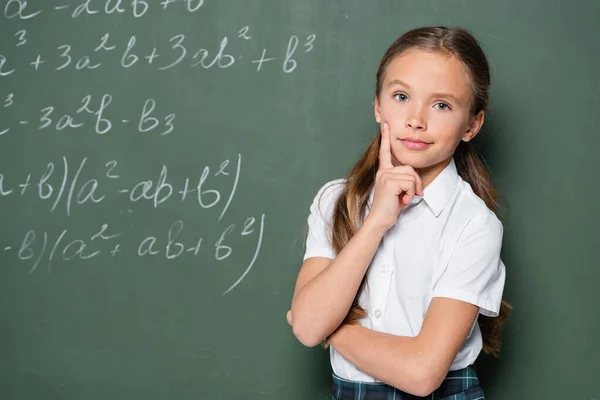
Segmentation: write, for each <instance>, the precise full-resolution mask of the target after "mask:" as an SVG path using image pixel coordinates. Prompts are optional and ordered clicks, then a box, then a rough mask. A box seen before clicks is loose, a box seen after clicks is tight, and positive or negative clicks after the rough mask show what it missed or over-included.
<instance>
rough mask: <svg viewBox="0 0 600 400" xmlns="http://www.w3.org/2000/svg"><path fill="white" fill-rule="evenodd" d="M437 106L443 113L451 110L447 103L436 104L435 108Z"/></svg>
mask: <svg viewBox="0 0 600 400" xmlns="http://www.w3.org/2000/svg"><path fill="white" fill-rule="evenodd" d="M435 106H439V107H438V110H442V111H445V110H449V109H450V106H449V105H448V104H446V103H436V104H435V105H434V107H435Z"/></svg>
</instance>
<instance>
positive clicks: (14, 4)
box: [4, 0, 204, 20]
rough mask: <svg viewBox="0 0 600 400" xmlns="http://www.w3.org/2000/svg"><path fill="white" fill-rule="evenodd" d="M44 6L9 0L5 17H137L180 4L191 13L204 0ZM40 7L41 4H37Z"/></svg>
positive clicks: (89, 0)
mask: <svg viewBox="0 0 600 400" xmlns="http://www.w3.org/2000/svg"><path fill="white" fill-rule="evenodd" d="M67 3H68V1H65V2H64V4H61V5H57V6H53V7H50V8H48V9H44V8H34V6H30V5H29V4H28V3H27V0H7V1H6V4H5V5H4V17H5V18H7V19H20V20H28V19H32V18H35V17H37V16H38V15H40V14H41V13H42V12H46V13H47V12H48V11H59V12H66V13H68V14H69V15H70V16H71V18H79V17H82V16H84V17H85V16H93V15H96V14H105V15H111V14H122V13H130V14H131V15H133V17H135V18H141V17H143V16H144V15H145V14H146V13H147V12H148V11H149V10H150V8H151V7H160V8H162V10H163V11H166V10H167V9H171V8H174V7H176V5H179V7H182V6H183V9H184V10H187V11H188V12H190V13H193V12H196V11H198V10H200V8H201V7H202V6H203V5H204V0H160V1H156V0H84V1H79V2H73V3H72V4H67ZM37 7H40V6H37Z"/></svg>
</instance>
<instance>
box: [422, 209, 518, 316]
mask: <svg viewBox="0 0 600 400" xmlns="http://www.w3.org/2000/svg"><path fill="white" fill-rule="evenodd" d="M502 235H503V227H502V223H501V222H500V220H499V219H498V218H497V217H496V215H495V214H493V213H492V212H491V211H490V212H488V213H485V214H480V215H477V216H475V217H473V218H472V219H471V220H470V221H469V222H468V223H467V225H466V227H465V228H464V230H463V232H462V234H461V235H460V237H459V239H458V242H457V244H456V246H455V248H454V251H453V253H452V256H451V258H450V261H449V263H448V265H447V268H446V270H445V271H444V272H443V274H442V275H441V276H440V278H439V280H438V281H437V282H436V283H435V286H434V288H433V295H432V296H433V297H449V298H454V299H457V300H462V301H465V302H468V303H472V304H475V305H476V306H478V307H479V312H480V313H481V314H483V315H485V316H488V317H496V316H498V314H499V311H500V303H501V302H502V293H503V291H504V281H505V276H506V269H505V266H504V263H503V262H502V260H501V259H500V250H501V248H502Z"/></svg>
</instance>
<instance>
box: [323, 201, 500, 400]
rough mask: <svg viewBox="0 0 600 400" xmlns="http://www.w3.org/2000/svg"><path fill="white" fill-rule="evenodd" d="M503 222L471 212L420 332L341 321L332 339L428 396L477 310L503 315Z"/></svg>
mask: <svg viewBox="0 0 600 400" xmlns="http://www.w3.org/2000/svg"><path fill="white" fill-rule="evenodd" d="M502 234H503V227H502V223H501V222H500V221H499V220H498V218H497V217H496V216H495V215H494V214H493V213H492V212H491V211H490V212H486V213H482V214H479V215H477V216H475V217H474V218H472V219H471V220H470V221H469V223H468V224H467V225H466V227H465V228H464V230H463V231H462V234H461V237H460V238H459V239H458V241H457V244H456V246H455V248H454V251H453V254H452V257H451V259H450V261H449V262H448V265H447V267H446V269H445V271H444V273H443V274H442V276H441V277H440V279H439V280H438V281H437V282H436V284H435V285H434V288H433V291H432V300H431V302H430V303H429V306H428V308H427V312H426V313H425V318H424V320H423V325H422V326H421V330H420V331H419V334H418V335H417V336H415V337H405V336H396V335H392V334H386V333H379V332H375V331H372V330H370V329H368V328H364V327H362V326H342V327H341V328H340V329H338V331H336V333H334V334H333V335H332V338H331V345H332V346H333V347H334V348H335V349H336V350H337V351H338V352H339V353H340V354H341V355H342V356H343V357H344V358H346V359H347V360H348V361H349V362H351V363H352V364H354V365H355V366H356V367H357V368H359V369H360V370H362V371H364V372H365V373H367V374H369V375H370V376H372V377H374V378H376V379H379V380H381V381H383V382H386V383H388V384H390V385H392V386H395V387H397V388H399V389H401V390H404V391H406V392H409V393H413V394H416V395H420V396H427V395H429V394H430V393H431V392H433V391H434V390H435V389H437V388H438V387H439V386H440V384H441V383H442V381H443V380H444V378H445V377H446V375H447V374H448V370H449V369H450V366H451V365H452V362H453V361H454V359H455V357H456V355H457V353H458V351H459V350H460V348H461V347H462V345H463V344H464V342H465V340H466V339H467V337H468V335H469V333H470V332H471V328H472V327H473V325H474V324H475V321H476V318H477V315H478V313H481V314H483V315H486V316H489V317H495V316H497V315H498V312H499V309H500V303H501V301H502V292H503V288H504V281H505V274H506V272H505V267H504V263H503V262H502V260H501V259H500V251H501V247H502Z"/></svg>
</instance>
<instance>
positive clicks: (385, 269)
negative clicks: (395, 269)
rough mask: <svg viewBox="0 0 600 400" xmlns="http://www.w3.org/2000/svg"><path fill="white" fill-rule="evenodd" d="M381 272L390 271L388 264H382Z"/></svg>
mask: <svg viewBox="0 0 600 400" xmlns="http://www.w3.org/2000/svg"><path fill="white" fill-rule="evenodd" d="M381 272H383V273H384V274H385V273H387V272H388V267H387V265H382V266H381Z"/></svg>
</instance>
